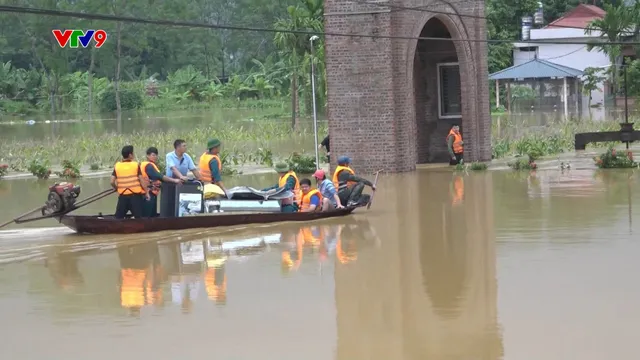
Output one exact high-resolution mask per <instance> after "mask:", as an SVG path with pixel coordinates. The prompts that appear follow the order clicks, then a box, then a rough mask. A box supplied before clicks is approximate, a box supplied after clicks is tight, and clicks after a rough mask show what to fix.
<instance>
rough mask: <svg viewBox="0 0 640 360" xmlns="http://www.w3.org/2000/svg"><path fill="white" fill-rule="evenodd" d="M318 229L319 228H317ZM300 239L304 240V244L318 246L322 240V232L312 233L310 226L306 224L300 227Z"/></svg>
mask: <svg viewBox="0 0 640 360" xmlns="http://www.w3.org/2000/svg"><path fill="white" fill-rule="evenodd" d="M318 230H320V229H319V228H318ZM302 239H303V240H304V242H305V244H309V245H312V246H318V245H320V242H321V241H322V234H318V236H316V235H314V234H313V230H312V227H310V226H308V227H305V228H302Z"/></svg>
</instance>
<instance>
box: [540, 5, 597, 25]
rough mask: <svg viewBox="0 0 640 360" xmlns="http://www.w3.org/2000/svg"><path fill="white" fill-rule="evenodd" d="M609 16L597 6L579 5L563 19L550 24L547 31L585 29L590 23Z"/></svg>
mask: <svg viewBox="0 0 640 360" xmlns="http://www.w3.org/2000/svg"><path fill="white" fill-rule="evenodd" d="M606 14H607V12H606V11H604V10H602V9H600V8H599V7H597V6H595V5H585V4H579V5H578V6H576V7H575V8H573V10H571V11H569V12H568V13H566V14H564V16H563V17H561V18H559V19H557V20H555V21H553V22H551V23H549V25H547V26H545V27H544V28H545V29H553V28H578V29H585V28H586V27H587V26H588V25H589V23H590V22H591V21H593V20H595V19H602V18H603V17H604V16H605V15H606Z"/></svg>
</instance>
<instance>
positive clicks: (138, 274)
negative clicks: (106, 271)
mask: <svg viewBox="0 0 640 360" xmlns="http://www.w3.org/2000/svg"><path fill="white" fill-rule="evenodd" d="M120 273H121V275H122V286H121V287H120V304H121V305H122V307H126V308H129V307H142V306H144V305H145V299H144V292H145V278H146V275H147V274H146V271H145V270H138V269H122V270H120Z"/></svg>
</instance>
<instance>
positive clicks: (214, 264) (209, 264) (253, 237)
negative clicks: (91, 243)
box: [117, 220, 375, 316]
mask: <svg viewBox="0 0 640 360" xmlns="http://www.w3.org/2000/svg"><path fill="white" fill-rule="evenodd" d="M277 229H278V231H277V232H273V233H271V234H266V235H265V232H267V233H268V230H265V229H264V228H257V229H248V230H243V231H240V232H234V233H225V234H221V235H219V236H208V237H206V238H203V239H197V240H187V241H182V242H171V243H164V244H159V243H158V242H148V243H143V244H122V245H118V246H117V249H118V257H119V260H120V267H121V269H120V299H121V301H120V303H121V306H122V307H123V308H126V309H128V311H129V313H130V314H131V315H133V316H137V315H138V314H140V311H141V309H142V308H144V307H155V308H158V307H160V308H161V307H163V306H164V305H165V292H166V297H167V300H166V301H167V302H170V303H172V304H174V305H175V306H179V307H180V308H181V309H182V311H183V312H184V313H190V312H191V311H192V310H193V307H194V305H195V304H196V303H198V302H200V301H210V302H212V303H214V304H216V305H218V306H224V305H226V304H227V283H228V275H231V277H232V278H233V274H228V269H227V266H228V263H229V261H234V264H236V263H240V264H237V265H235V266H242V264H241V263H242V262H244V261H251V259H252V258H255V257H257V256H259V255H263V254H267V256H270V257H273V255H276V254H279V255H280V256H279V258H280V260H281V261H280V267H281V270H282V272H283V274H293V273H295V271H297V270H298V269H300V268H301V266H307V264H308V266H314V265H313V264H315V265H318V264H322V263H323V262H326V261H328V260H331V259H332V258H333V260H332V261H336V262H338V263H340V264H349V263H351V262H354V261H356V260H357V258H358V256H357V253H358V248H359V247H362V246H365V245H366V244H364V243H363V241H362V240H363V239H364V240H365V242H366V243H371V242H372V241H370V240H373V239H374V238H375V234H373V231H372V228H371V227H370V225H369V223H368V221H366V220H351V221H348V222H347V223H341V224H325V225H312V226H308V225H307V226H301V225H300V224H283V225H279V226H278V228H277ZM269 253H272V255H268V254H269ZM276 259H277V258H273V260H272V263H273V265H274V266H275V265H276V263H277V262H278V261H277V260H276ZM303 259H304V260H305V261H304V265H303ZM161 264H162V265H161Z"/></svg>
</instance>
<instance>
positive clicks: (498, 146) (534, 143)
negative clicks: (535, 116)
mask: <svg viewBox="0 0 640 360" xmlns="http://www.w3.org/2000/svg"><path fill="white" fill-rule="evenodd" d="M492 125H493V126H492V146H491V150H492V157H493V158H494V159H500V158H504V157H510V156H531V157H532V158H534V159H539V158H541V157H545V156H551V155H557V154H561V153H564V152H573V151H574V144H575V134H577V133H581V132H596V131H618V130H620V124H619V123H618V122H616V121H591V120H587V119H571V120H570V121H562V120H560V121H557V122H552V123H549V124H547V125H546V126H544V127H532V126H530V125H528V124H526V122H523V121H517V120H513V117H506V121H505V120H502V119H501V120H500V121H494V122H493V124H492ZM612 145H613V143H596V144H590V145H589V146H591V147H608V146H612Z"/></svg>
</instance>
